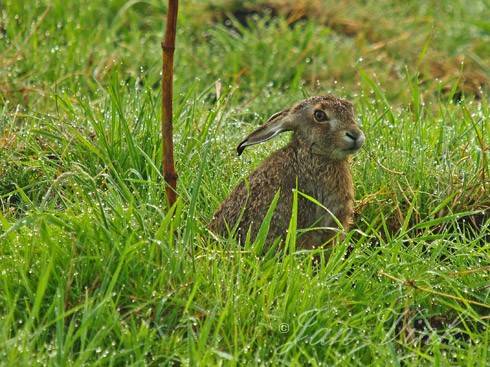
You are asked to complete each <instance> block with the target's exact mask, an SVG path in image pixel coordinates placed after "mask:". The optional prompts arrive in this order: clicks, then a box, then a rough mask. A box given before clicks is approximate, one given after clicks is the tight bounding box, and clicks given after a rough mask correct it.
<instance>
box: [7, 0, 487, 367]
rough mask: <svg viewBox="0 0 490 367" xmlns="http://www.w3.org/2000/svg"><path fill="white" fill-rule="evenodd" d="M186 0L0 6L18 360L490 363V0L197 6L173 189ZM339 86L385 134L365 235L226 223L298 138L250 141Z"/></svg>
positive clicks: (366, 123)
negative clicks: (217, 228) (172, 48)
mask: <svg viewBox="0 0 490 367" xmlns="http://www.w3.org/2000/svg"><path fill="white" fill-rule="evenodd" d="M165 14H166V1H161V0H142V1H138V0H130V1H128V0H111V1H103V0H91V1H89V0H83V1H61V0H33V1H27V0H26V1H23V0H21V1H19V0H3V1H1V2H0V207H1V211H0V365H5V366H28V365H33V366H35V365H56V366H63V365H70V366H71V365H73V366H81V365H91V366H92V365H93V366H105V365H115V366H119V365H135V366H143V365H177V366H178V365H312V366H319V365H329V366H330V365H341V366H357V365H359V366H364V365H378V366H380V365H381V366H385V365H396V366H421V365H438V366H439V365H440V366H448V365H458V366H488V365H489V363H490V362H489V360H490V356H489V354H490V333H489V329H488V323H489V320H490V312H489V311H490V287H489V284H490V275H489V274H490V257H489V253H490V232H489V231H490V215H489V213H490V209H489V208H490V194H489V186H490V172H489V163H488V160H489V137H490V123H489V118H490V103H489V101H490V100H489V98H488V92H489V84H488V82H489V79H490V22H489V20H488V19H490V4H489V3H488V1H487V0H474V1H471V2H467V1H464V0H454V1H415V0H408V1H404V2H399V1H388V0H380V1H371V0H367V1H362V2H361V1H344V2H339V1H337V2H334V1H331V0H324V1H317V0H313V1H288V0H270V1H264V0H259V1H231V0H230V1H225V0H216V1H211V0H205V1H199V0H191V1H181V4H180V9H179V19H178V25H177V27H178V31H177V48H176V52H175V80H174V91H175V100H174V129H175V137H174V138H175V155H176V164H177V171H178V174H179V181H178V191H179V200H178V202H177V204H176V205H175V206H174V207H173V208H169V207H168V206H167V203H166V198H165V186H164V181H163V177H162V174H161V149H162V148H161V138H160V103H161V102H160V98H161V97H160V96H161V94H160V92H161V91H160V80H161V75H160V71H161V48H160V41H161V39H162V34H163V29H164V22H165ZM326 93H332V94H335V95H337V96H339V97H343V98H346V99H349V100H351V101H352V102H353V103H354V104H355V107H356V114H357V116H358V119H359V123H360V124H361V125H362V129H363V131H364V132H365V134H366V138H367V140H366V144H365V146H364V148H363V149H362V150H361V152H360V153H359V154H357V155H356V156H355V157H354V158H353V162H352V164H353V175H354V180H355V188H356V217H355V223H354V225H353V226H352V229H351V230H350V231H349V232H348V233H347V234H346V236H345V238H344V239H343V240H342V241H340V243H339V244H338V245H337V246H335V247H334V248H329V249H318V250H311V251H305V250H301V249H297V248H296V247H295V243H294V240H289V242H288V243H287V244H284V243H283V244H282V245H281V246H283V250H282V251H279V252H278V251H272V250H268V249H267V246H265V244H264V241H263V238H258V239H257V240H256V241H254V242H248V243H247V244H245V245H244V246H243V247H242V246H240V245H238V244H237V243H236V241H235V240H234V239H233V238H220V237H218V236H216V235H214V234H213V233H210V232H209V231H208V229H207V223H208V222H209V220H210V218H211V216H212V214H213V212H214V210H215V209H216V208H217V207H218V205H219V203H220V202H221V201H222V200H223V199H224V198H225V197H226V196H227V194H228V193H229V192H230V191H231V190H232V189H233V187H234V186H235V185H236V184H237V183H238V182H239V181H240V180H241V179H243V178H244V177H246V176H247V174H248V173H249V172H251V170H252V169H253V168H254V167H256V166H257V165H258V164H259V163H260V161H261V160H262V159H263V158H265V157H266V156H267V155H268V154H270V152H271V151H273V150H274V149H277V148H279V147H281V146H283V145H284V144H285V143H286V142H287V139H288V136H287V134H284V135H285V136H283V137H281V138H280V139H277V140H276V141H271V142H268V143H266V144H261V145H258V146H256V147H254V148H251V149H248V150H247V151H246V152H245V153H244V154H243V155H242V156H241V157H237V155H236V151H235V148H236V145H237V144H238V143H239V142H240V140H241V138H243V137H244V136H245V135H246V134H247V133H248V132H250V131H251V130H253V129H254V128H255V127H257V126H258V125H260V124H261V123H262V122H264V121H265V120H266V119H267V118H268V116H270V115H271V114H272V113H274V112H277V111H279V110H281V109H282V108H284V107H287V106H288V105H290V104H292V103H294V102H296V101H298V100H300V99H303V98H304V97H306V96H311V95H318V94H326ZM296 214H297V213H293V218H294V216H295V215H296ZM291 241H293V242H291ZM318 258H320V259H321V261H320V264H318V265H315V264H313V259H318Z"/></svg>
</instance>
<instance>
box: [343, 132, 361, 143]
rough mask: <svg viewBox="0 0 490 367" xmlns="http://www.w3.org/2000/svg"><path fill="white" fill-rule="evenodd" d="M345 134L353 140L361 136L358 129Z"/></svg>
mask: <svg viewBox="0 0 490 367" xmlns="http://www.w3.org/2000/svg"><path fill="white" fill-rule="evenodd" d="M345 135H346V136H347V137H348V138H349V139H352V140H354V141H355V140H357V137H358V136H359V133H358V132H357V131H346V132H345Z"/></svg>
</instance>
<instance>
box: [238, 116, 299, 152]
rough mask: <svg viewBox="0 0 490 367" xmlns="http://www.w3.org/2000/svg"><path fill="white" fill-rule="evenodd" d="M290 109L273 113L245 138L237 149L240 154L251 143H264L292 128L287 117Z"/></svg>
mask: <svg viewBox="0 0 490 367" xmlns="http://www.w3.org/2000/svg"><path fill="white" fill-rule="evenodd" d="M288 112H289V109H286V110H284V111H281V112H277V113H275V114H273V115H272V116H271V117H269V119H268V120H267V122H266V123H265V124H264V125H262V126H261V127H259V128H258V129H257V130H255V131H254V132H253V133H251V134H250V135H249V136H247V137H246V138H245V140H243V141H242V142H241V143H240V144H238V147H237V149H236V151H237V153H238V155H241V154H242V152H243V150H244V149H245V148H246V147H248V146H249V145H254V144H258V143H262V142H264V141H267V140H269V139H272V138H273V137H274V136H276V135H277V134H279V133H282V132H283V131H288V130H291V126H290V124H288V122H289V119H288V118H286V116H287V115H288Z"/></svg>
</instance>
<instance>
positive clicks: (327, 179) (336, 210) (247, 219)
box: [210, 95, 364, 248]
mask: <svg viewBox="0 0 490 367" xmlns="http://www.w3.org/2000/svg"><path fill="white" fill-rule="evenodd" d="M283 131H292V132H293V134H292V139H291V141H290V143H289V144H288V145H286V146H285V147H284V148H282V149H279V150H277V151H276V152H274V153H273V154H272V155H270V156H269V157H268V158H267V159H266V160H265V161H264V162H263V163H262V164H261V165H260V166H259V167H258V168H257V169H256V170H255V171H253V172H252V173H251V174H250V176H249V177H248V178H247V179H245V180H243V181H242V182H240V183H239V184H238V186H237V187H236V188H235V189H234V190H233V192H232V193H231V194H230V196H229V197H228V198H227V199H226V200H225V201H224V202H223V203H222V204H221V206H220V207H219V209H218V210H217V211H216V213H215V214H214V216H213V219H212V222H211V224H210V229H211V230H212V231H213V232H217V233H220V234H226V233H227V232H228V231H229V230H230V229H231V228H233V227H234V226H235V225H236V224H237V225H238V227H237V228H238V229H237V231H238V239H239V241H240V242H242V243H243V242H244V240H245V236H246V234H247V231H249V230H251V235H252V239H254V238H255V236H256V234H257V231H258V229H259V227H260V225H261V223H262V220H263V219H264V216H265V214H266V213H267V210H268V209H269V206H270V204H271V202H272V200H273V198H274V195H275V194H276V192H277V191H278V190H280V197H279V200H278V202H277V207H276V210H275V212H274V215H273V217H272V220H271V223H270V227H269V234H268V238H267V241H268V242H271V241H272V240H274V239H275V238H277V237H278V236H284V235H285V234H286V231H287V229H288V226H289V222H290V217H291V207H292V201H293V189H295V188H298V190H299V191H300V192H302V193H304V194H306V195H308V196H310V197H313V198H314V199H316V200H317V201H318V202H320V203H321V204H322V206H324V208H322V206H320V205H317V204H315V203H313V202H312V201H311V200H309V199H307V198H304V197H303V196H301V195H300V196H299V197H298V216H297V218H298V221H297V227H298V229H300V228H304V229H306V228H309V227H311V228H315V229H313V230H310V231H305V233H304V234H303V235H302V236H300V237H299V238H298V247H302V248H314V247H318V246H322V245H324V244H325V243H327V242H328V241H329V240H330V239H331V238H332V237H333V236H334V235H335V233H336V232H337V230H336V228H335V227H337V226H336V223H337V222H336V221H335V220H334V219H333V218H332V214H333V215H334V216H335V217H336V218H337V219H338V221H339V222H340V223H341V224H342V226H343V227H344V228H348V227H349V225H350V224H351V221H352V215H353V201H354V189H353V184H352V176H351V172H350V164H349V156H350V155H351V154H353V153H355V152H357V151H358V150H359V149H360V148H361V146H362V145H363V143H364V134H363V132H362V131H361V130H360V129H359V127H358V126H357V124H356V122H355V118H354V108H353V105H352V104H351V103H350V102H349V101H346V100H343V99H339V98H336V97H334V96H331V95H326V96H317V97H311V98H308V99H305V100H304V101H301V102H299V103H297V104H296V105H294V106H293V107H291V108H287V109H285V110H283V111H281V112H278V113H275V114H274V115H272V116H271V117H270V118H269V120H267V122H266V123H265V124H264V125H262V126H261V127H259V128H258V129H257V130H255V131H254V132H252V133H251V134H250V135H249V136H247V138H245V140H243V141H242V142H241V143H240V144H239V145H238V148H237V151H238V155H240V154H241V153H242V152H243V150H244V149H245V147H248V146H250V145H254V144H258V143H262V142H264V141H267V140H269V139H272V138H273V137H274V136H277V135H278V134H280V133H282V132H283ZM325 208H327V209H328V210H325Z"/></svg>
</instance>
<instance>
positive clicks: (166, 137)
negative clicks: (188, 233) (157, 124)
mask: <svg viewBox="0 0 490 367" xmlns="http://www.w3.org/2000/svg"><path fill="white" fill-rule="evenodd" d="M178 7H179V1H178V0H169V1H168V11H167V25H166V28H165V37H164V40H163V42H162V144H163V147H162V151H163V157H162V158H163V159H162V162H163V167H162V168H163V177H164V178H165V184H166V187H165V191H166V193H167V200H168V204H169V205H170V206H172V205H173V204H174V203H175V201H176V200H177V172H176V171H175V163H174V142H173V125H172V99H173V74H174V50H175V33H176V26H177V13H178Z"/></svg>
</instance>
